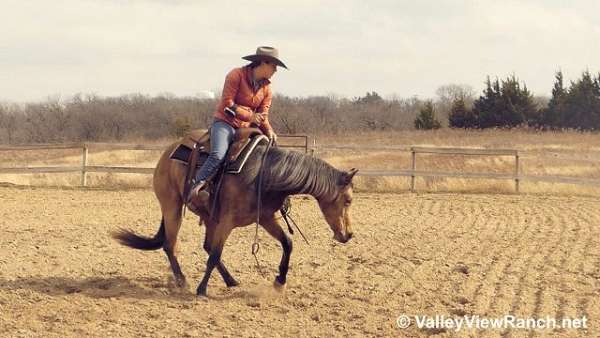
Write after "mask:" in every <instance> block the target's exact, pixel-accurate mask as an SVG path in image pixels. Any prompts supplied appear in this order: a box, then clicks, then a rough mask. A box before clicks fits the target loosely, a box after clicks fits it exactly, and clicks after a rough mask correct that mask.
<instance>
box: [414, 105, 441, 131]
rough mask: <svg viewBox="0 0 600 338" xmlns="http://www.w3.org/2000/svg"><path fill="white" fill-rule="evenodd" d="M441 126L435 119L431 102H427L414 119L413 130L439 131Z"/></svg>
mask: <svg viewBox="0 0 600 338" xmlns="http://www.w3.org/2000/svg"><path fill="white" fill-rule="evenodd" d="M441 126H442V125H441V124H440V121H438V120H437V119H436V117H435V112H434V109H433V102H431V101H427V102H425V105H424V106H423V108H421V110H420V111H419V115H418V116H417V118H416V119H415V128H417V129H426V130H429V129H440V127H441Z"/></svg>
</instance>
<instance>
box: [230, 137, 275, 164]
mask: <svg viewBox="0 0 600 338" xmlns="http://www.w3.org/2000/svg"><path fill="white" fill-rule="evenodd" d="M261 143H264V144H267V143H269V138H268V137H266V136H265V135H258V136H255V137H254V138H252V139H251V140H250V142H248V143H247V144H246V145H245V146H244V148H243V149H242V151H241V152H240V154H239V155H238V156H237V158H236V159H235V160H234V161H233V162H229V163H228V164H227V169H226V170H225V173H227V174H239V173H240V172H241V171H242V169H244V165H245V164H246V162H247V161H248V158H250V155H251V154H252V153H253V152H254V149H256V146H257V145H259V144H261Z"/></svg>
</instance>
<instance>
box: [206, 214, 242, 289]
mask: <svg viewBox="0 0 600 338" xmlns="http://www.w3.org/2000/svg"><path fill="white" fill-rule="evenodd" d="M215 226H216V225H215V224H214V223H213V222H206V234H205V236H204V250H205V251H206V253H208V254H209V255H210V249H211V242H212V239H213V234H214V232H215ZM217 270H218V271H219V273H220V274H221V277H223V281H224V282H225V285H227V287H233V286H238V285H240V283H239V282H238V281H237V280H235V278H233V276H232V275H231V274H230V273H229V271H228V270H227V268H226V267H225V263H223V260H219V263H217Z"/></svg>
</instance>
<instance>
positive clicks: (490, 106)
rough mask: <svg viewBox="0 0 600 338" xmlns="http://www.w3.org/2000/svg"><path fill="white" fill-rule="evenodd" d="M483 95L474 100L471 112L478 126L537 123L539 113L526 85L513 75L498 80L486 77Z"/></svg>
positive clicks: (511, 125)
mask: <svg viewBox="0 0 600 338" xmlns="http://www.w3.org/2000/svg"><path fill="white" fill-rule="evenodd" d="M483 94H484V95H483V96H481V97H479V99H478V100H476V101H475V103H474V107H473V113H474V114H475V116H476V117H477V120H478V126H479V127H480V128H490V127H515V126H518V125H520V124H522V123H524V122H530V123H531V124H537V123H538V122H539V119H540V118H539V113H538V111H537V109H536V107H535V104H534V102H533V96H532V95H531V93H530V92H529V90H528V89H527V86H525V85H523V87H522V88H521V84H520V83H519V81H518V79H517V78H516V77H515V76H514V75H513V76H510V77H508V78H506V80H503V81H502V82H500V81H499V80H498V79H496V80H495V81H494V82H492V81H490V78H489V77H488V78H487V81H486V89H485V90H484V92H483Z"/></svg>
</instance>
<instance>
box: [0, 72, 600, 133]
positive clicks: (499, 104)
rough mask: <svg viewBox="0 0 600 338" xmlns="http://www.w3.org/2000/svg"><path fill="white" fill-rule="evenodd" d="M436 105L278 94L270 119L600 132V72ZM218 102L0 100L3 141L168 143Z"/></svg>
mask: <svg viewBox="0 0 600 338" xmlns="http://www.w3.org/2000/svg"><path fill="white" fill-rule="evenodd" d="M436 94H437V98H436V99H435V100H423V99H419V98H417V97H411V98H399V97H389V98H385V99H384V98H382V97H381V96H380V95H379V94H378V93H377V92H374V91H373V92H368V93H366V94H365V95H364V96H361V97H355V98H352V99H349V98H340V97H336V96H334V95H329V96H311V97H289V96H285V95H277V96H276V97H275V98H274V100H273V106H272V107H271V115H270V121H271V123H272V125H273V126H274V128H275V130H276V131H277V132H278V133H280V134H298V133H306V134H344V133H348V132H360V131H390V130H406V129H412V128H418V129H433V128H442V127H454V128H491V127H517V126H526V127H531V128H543V129H561V128H573V129H580V130H596V129H599V128H600V74H599V75H598V76H596V77H594V76H592V75H591V74H590V73H589V72H587V71H586V72H584V73H583V74H582V76H581V78H580V79H577V80H576V81H573V82H571V83H570V84H569V85H568V86H566V85H565V84H564V80H563V75H562V73H561V72H558V73H557V74H556V78H555V83H554V87H553V90H552V97H551V98H545V97H536V96H533V95H532V94H531V92H530V91H529V90H528V89H527V86H526V85H525V84H522V83H521V82H520V81H519V80H518V79H517V78H516V77H515V76H509V77H507V78H506V79H503V80H499V79H495V80H491V79H490V78H489V77H488V79H487V81H486V82H485V89H484V90H483V93H482V94H481V95H480V96H479V97H478V98H476V95H475V90H474V89H473V88H472V87H470V86H467V85H456V84H450V85H444V86H441V87H440V88H438V90H437V92H436ZM216 105H217V100H215V99H202V98H194V97H184V98H182V97H175V96H173V95H159V96H147V95H141V94H132V95H122V96H118V97H101V96H98V95H93V94H78V95H75V96H74V97H73V98H71V99H68V100H59V99H48V100H46V101H45V102H35V103H27V104H10V103H0V143H3V144H18V143H54V142H78V141H126V140H144V139H149V140H154V139H160V138H173V137H178V136H181V135H183V134H185V133H186V132H187V131H189V130H190V129H194V128H206V127H207V126H208V125H209V124H210V122H211V121H212V119H213V117H212V116H213V113H214V110H215V109H216Z"/></svg>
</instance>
